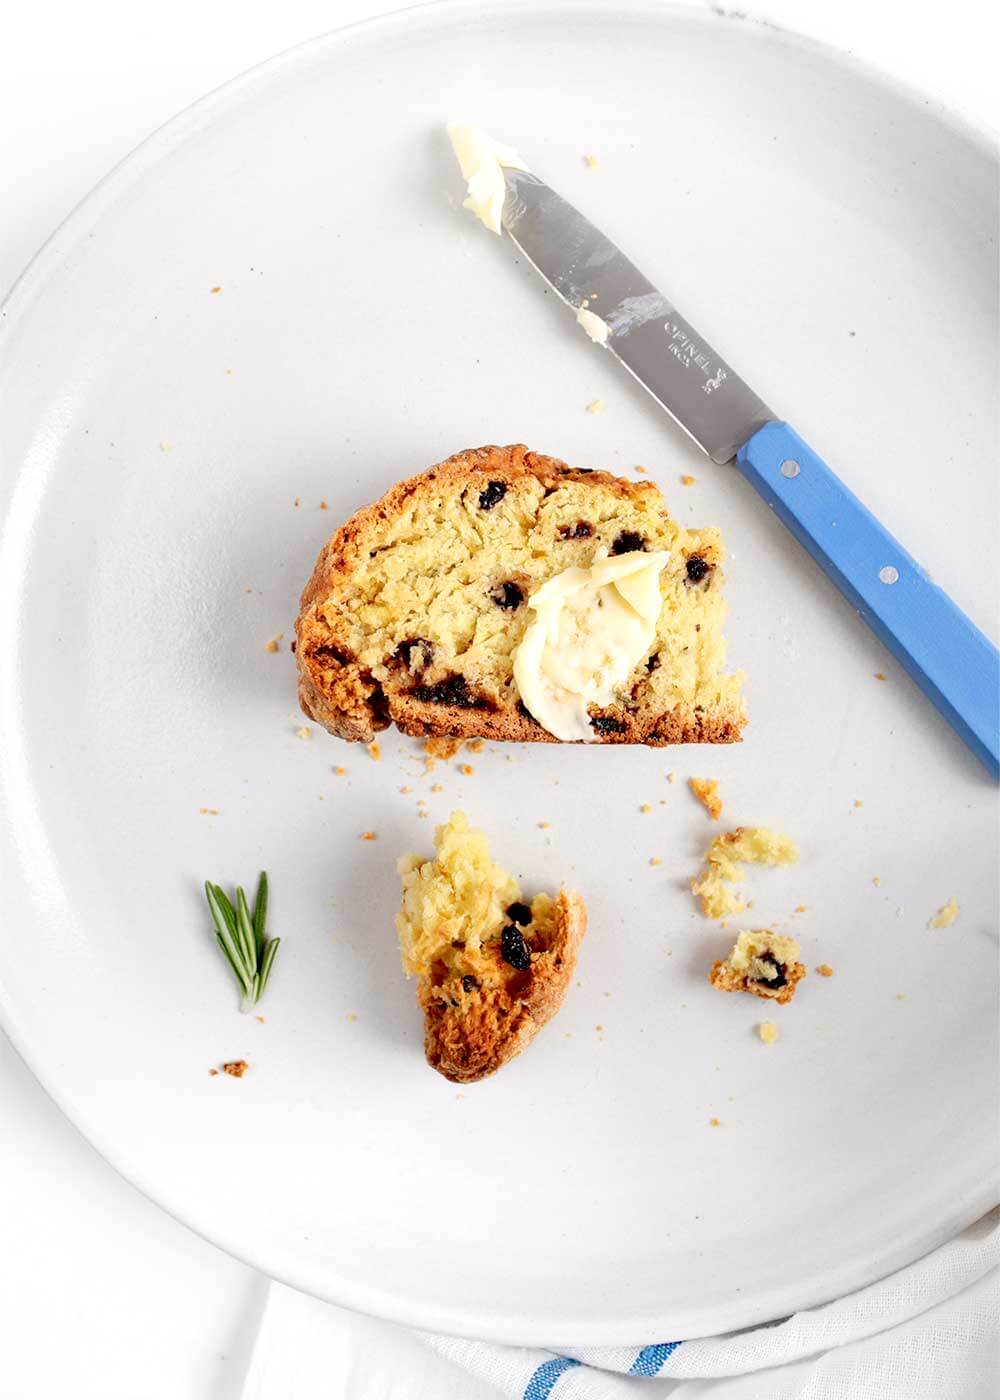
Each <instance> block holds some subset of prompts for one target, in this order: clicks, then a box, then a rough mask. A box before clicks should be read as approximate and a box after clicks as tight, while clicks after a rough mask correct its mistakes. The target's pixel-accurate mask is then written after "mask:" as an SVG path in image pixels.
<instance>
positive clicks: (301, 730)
mask: <svg viewBox="0 0 1000 1400" xmlns="http://www.w3.org/2000/svg"><path fill="white" fill-rule="evenodd" d="M312 736H313V732H312V730H311V729H310V728H309V726H308V724H302V725H300V726H299V727H298V729H296V731H295V737H296V738H297V739H311V738H312Z"/></svg>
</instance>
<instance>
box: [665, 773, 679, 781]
mask: <svg viewBox="0 0 1000 1400" xmlns="http://www.w3.org/2000/svg"><path fill="white" fill-rule="evenodd" d="M676 781H677V774H676V773H668V774H667V782H668V783H676Z"/></svg>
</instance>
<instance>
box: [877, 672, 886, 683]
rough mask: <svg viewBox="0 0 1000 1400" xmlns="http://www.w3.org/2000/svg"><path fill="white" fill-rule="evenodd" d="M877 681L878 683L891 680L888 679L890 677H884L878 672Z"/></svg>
mask: <svg viewBox="0 0 1000 1400" xmlns="http://www.w3.org/2000/svg"><path fill="white" fill-rule="evenodd" d="M875 679H876V680H877V681H884V680H888V679H889V678H888V676H883V674H882V672H881V671H876V672H875Z"/></svg>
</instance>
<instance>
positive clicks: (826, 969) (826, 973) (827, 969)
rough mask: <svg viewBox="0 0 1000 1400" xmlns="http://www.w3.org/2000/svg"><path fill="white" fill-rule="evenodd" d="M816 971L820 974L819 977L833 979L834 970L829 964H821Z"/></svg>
mask: <svg viewBox="0 0 1000 1400" xmlns="http://www.w3.org/2000/svg"><path fill="white" fill-rule="evenodd" d="M816 971H817V972H818V973H819V975H820V976H821V977H832V976H833V968H832V967H831V966H830V964H829V963H820V965H819V967H818V968H817V969H816Z"/></svg>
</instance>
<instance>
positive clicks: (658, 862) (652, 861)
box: [649, 856, 663, 865]
mask: <svg viewBox="0 0 1000 1400" xmlns="http://www.w3.org/2000/svg"><path fill="white" fill-rule="evenodd" d="M649 863H650V865H662V864H663V861H662V860H661V859H660V857H659V856H650V857H649Z"/></svg>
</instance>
